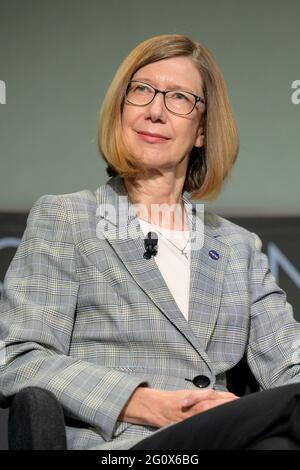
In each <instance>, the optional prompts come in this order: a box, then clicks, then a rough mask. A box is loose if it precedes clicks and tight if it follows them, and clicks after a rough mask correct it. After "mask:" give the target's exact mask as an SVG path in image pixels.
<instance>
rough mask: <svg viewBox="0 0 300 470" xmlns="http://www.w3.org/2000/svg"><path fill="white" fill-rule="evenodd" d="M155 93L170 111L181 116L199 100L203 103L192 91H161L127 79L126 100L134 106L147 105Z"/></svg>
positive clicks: (190, 110)
mask: <svg viewBox="0 0 300 470" xmlns="http://www.w3.org/2000/svg"><path fill="white" fill-rule="evenodd" d="M157 93H161V94H162V95H163V97H164V103H165V107H166V108H167V109H168V110H169V111H170V112H171V113H174V114H179V115H181V116H185V115H187V114H190V113H191V112H192V111H193V110H194V108H195V106H196V104H197V103H198V102H199V101H200V102H201V103H203V104H205V100H204V99H203V98H201V97H200V96H197V95H194V93H190V92H188V91H181V90H172V91H168V90H167V91H162V90H158V89H157V88H155V87H154V86H152V85H149V84H148V83H144V82H139V81H138V80H129V82H128V87H127V89H126V101H127V102H128V103H130V104H133V105H135V106H147V104H150V103H151V102H152V101H153V100H154V98H155V96H156V95H157Z"/></svg>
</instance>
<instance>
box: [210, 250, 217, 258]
mask: <svg viewBox="0 0 300 470" xmlns="http://www.w3.org/2000/svg"><path fill="white" fill-rule="evenodd" d="M209 256H210V258H211V259H214V260H218V259H219V258H220V255H219V253H218V252H217V251H215V250H210V252H209Z"/></svg>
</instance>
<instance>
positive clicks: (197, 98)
mask: <svg viewBox="0 0 300 470" xmlns="http://www.w3.org/2000/svg"><path fill="white" fill-rule="evenodd" d="M130 83H141V84H142V85H147V86H149V87H150V88H152V89H153V90H154V95H153V98H152V99H151V100H150V101H149V103H146V104H135V103H132V102H131V101H129V99H128V97H127V92H128V87H129V85H130ZM176 91H178V92H179V93H188V94H189V95H192V96H193V97H194V98H195V103H194V106H193V108H192V110H191V111H189V112H188V113H184V114H182V113H176V112H175V111H172V110H171V109H169V108H168V106H167V105H166V94H167V93H170V92H173V93H174V92H176ZM158 93H161V94H162V95H163V97H164V105H165V107H166V108H167V110H168V111H170V113H172V114H178V116H188V115H189V114H191V113H192V112H193V111H194V109H195V106H196V104H197V103H199V101H200V102H201V103H203V104H206V101H205V100H204V99H203V98H201V96H198V95H195V93H192V92H190V91H185V90H165V91H163V90H159V89H158V88H155V87H154V86H153V85H150V84H149V83H146V82H141V81H140V80H128V85H127V88H126V91H125V99H126V100H127V101H128V103H130V104H132V105H133V106H148V104H150V103H152V101H153V100H154V98H155V97H156V95H157V94H158Z"/></svg>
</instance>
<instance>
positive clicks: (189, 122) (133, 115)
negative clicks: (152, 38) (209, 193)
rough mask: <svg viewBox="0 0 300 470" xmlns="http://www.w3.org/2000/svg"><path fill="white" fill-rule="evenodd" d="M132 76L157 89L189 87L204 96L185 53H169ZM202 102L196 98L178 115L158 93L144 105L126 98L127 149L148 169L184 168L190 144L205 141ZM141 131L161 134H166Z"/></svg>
mask: <svg viewBox="0 0 300 470" xmlns="http://www.w3.org/2000/svg"><path fill="white" fill-rule="evenodd" d="M132 80H139V81H141V82H145V83H148V84H150V85H152V86H154V87H155V88H158V89H159V90H172V89H175V90H182V91H190V92H192V93H194V94H195V95H198V96H200V97H202V98H204V94H203V87H202V83H203V82H202V78H201V76H200V73H199V72H198V70H197V68H196V66H195V65H194V63H193V62H192V60H191V59H190V58H188V57H172V58H169V59H163V60H160V61H158V62H154V63H152V64H149V65H146V66H145V67H142V68H141V69H139V70H138V71H137V72H136V73H135V74H134V76H133V77H132ZM204 106H205V105H204V104H203V103H201V102H198V103H197V105H196V107H195V108H194V110H193V111H192V112H191V113H190V114H188V115H185V116H178V115H175V114H172V113H171V112H170V111H168V110H167V109H166V107H165V105H164V99H163V95H162V94H161V93H159V94H157V95H156V96H155V98H154V100H153V101H152V102H151V103H150V104H148V105H146V106H135V105H132V104H129V103H126V102H125V104H124V108H123V113H122V127H123V138H124V141H125V144H126V146H127V148H128V150H129V152H130V153H131V154H132V155H134V157H135V158H136V159H137V160H138V161H139V162H140V163H142V165H143V167H144V168H147V169H157V170H164V169H165V170H174V169H175V168H176V167H178V165H181V166H182V165H183V168H186V166H187V163H188V156H189V154H190V152H191V150H192V148H193V146H195V147H201V146H202V145H203V143H204V136H203V134H202V131H203V130H202V128H201V118H202V116H203V112H204ZM143 133H148V134H149V133H150V134H160V135H162V136H164V137H165V138H157V137H156V138H155V137H153V136H152V137H151V135H145V134H143Z"/></svg>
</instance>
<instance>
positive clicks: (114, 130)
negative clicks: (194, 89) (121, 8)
mask: <svg viewBox="0 0 300 470" xmlns="http://www.w3.org/2000/svg"><path fill="white" fill-rule="evenodd" d="M178 56H184V57H190V58H191V59H192V61H193V62H194V64H195V66H196V67H197V69H198V70H199V72H200V74H201V77H202V80H203V84H204V89H203V93H204V98H205V101H206V105H205V106H206V108H205V112H204V115H203V118H202V119H204V123H203V124H204V136H205V144H204V146H203V147H201V148H195V147H194V148H193V149H192V151H191V153H190V156H189V163H188V168H187V174H186V179H185V183H184V188H183V190H184V191H188V192H189V193H190V198H191V199H192V200H196V199H207V200H212V199H215V198H216V196H217V195H218V194H219V192H220V190H221V186H222V183H223V181H224V180H225V178H226V176H227V175H228V174H229V172H230V170H231V168H232V166H233V164H234V162H235V160H236V157H237V154H238V148H239V140H238V135H237V129H236V125H235V122H234V119H233V116H232V111H231V107H230V104H229V100H228V96H227V91H226V85H225V82H224V78H223V75H222V72H221V71H220V69H219V67H218V65H217V63H216V62H215V60H214V59H213V57H212V56H211V54H210V53H209V52H208V50H207V49H206V48H205V47H204V46H202V45H201V44H199V43H198V42H194V41H192V40H191V39H190V38H188V37H186V36H182V35H177V34H168V35H162V36H155V37H153V38H150V39H147V40H146V41H144V42H142V43H141V44H139V45H138V46H137V47H135V49H133V51H132V52H131V53H130V54H129V55H128V56H127V57H126V58H125V60H124V61H123V62H122V64H121V65H120V67H119V69H118V70H117V72H116V75H115V77H114V79H113V81H112V83H111V85H110V87H109V89H108V91H107V93H106V96H105V99H104V102H103V104H102V107H101V110H100V114H99V123H98V147H99V152H100V154H101V155H102V157H103V158H104V160H105V161H106V162H107V163H108V168H107V172H108V174H109V175H110V176H113V175H116V174H119V175H120V176H121V177H122V178H129V179H131V178H133V179H134V177H135V176H136V175H138V174H140V173H141V171H142V170H141V168H139V166H138V162H137V161H136V159H135V158H134V157H133V156H132V155H131V154H130V153H129V151H128V150H127V148H126V146H125V143H124V140H123V138H122V110H123V106H124V99H125V93H126V88H127V86H128V80H130V79H132V77H133V75H134V74H135V73H136V72H137V71H138V70H139V69H140V68H142V67H144V66H145V65H148V64H151V63H153V62H157V61H159V60H162V59H167V58H170V57H178Z"/></svg>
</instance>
